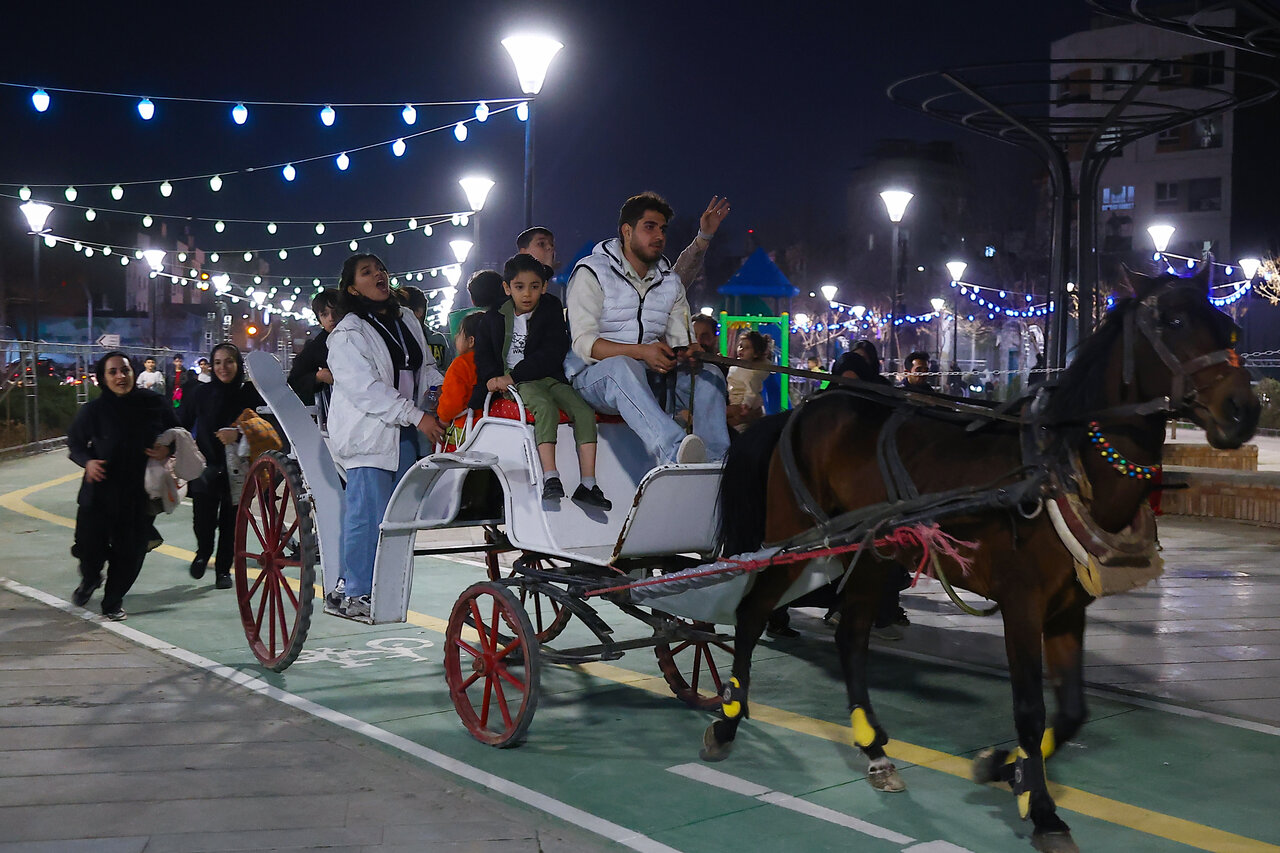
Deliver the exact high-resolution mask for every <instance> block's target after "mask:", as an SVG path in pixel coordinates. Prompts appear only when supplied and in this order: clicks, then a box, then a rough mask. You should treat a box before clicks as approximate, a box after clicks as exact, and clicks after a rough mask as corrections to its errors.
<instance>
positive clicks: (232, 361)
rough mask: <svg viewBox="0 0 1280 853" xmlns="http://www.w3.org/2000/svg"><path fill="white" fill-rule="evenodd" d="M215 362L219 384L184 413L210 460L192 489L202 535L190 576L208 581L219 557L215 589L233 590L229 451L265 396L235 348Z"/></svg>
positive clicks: (216, 351) (202, 391) (218, 351)
mask: <svg viewBox="0 0 1280 853" xmlns="http://www.w3.org/2000/svg"><path fill="white" fill-rule="evenodd" d="M209 361H210V362H211V363H212V365H213V381H212V382H205V383H202V384H199V385H195V386H193V387H192V388H191V389H190V390H189V391H188V392H186V394H185V395H184V396H183V398H182V406H181V408H179V409H178V420H180V421H181V422H182V425H183V426H184V427H186V428H187V429H188V430H190V431H191V434H192V435H194V436H195V439H196V445H197V446H198V447H199V448H200V452H201V453H203V454H204V461H205V469H204V474H203V475H201V477H200V479H198V480H193V481H192V482H191V485H190V487H189V491H190V493H191V508H192V514H191V526H192V528H193V529H194V531H195V534H196V558H195V559H194V560H192V561H191V569H190V571H191V577H193V578H202V577H204V573H205V570H206V569H207V568H208V567H209V558H210V557H213V558H214V561H213V570H214V576H215V578H216V579H215V581H214V586H215V587H216V588H218V589H230V588H231V561H232V558H233V557H234V556H235V554H234V547H235V524H236V508H235V506H234V505H233V504H232V502H231V485H230V480H229V479H228V478H227V453H226V446H227V445H231V444H235V443H236V442H238V441H239V440H240V430H239V429H238V428H237V427H236V425H235V420H236V418H238V417H240V413H241V412H243V411H244V410H245V409H254V410H256V409H257V408H258V406H261V405H262V397H260V396H259V395H258V392H257V390H256V389H255V388H254V387H253V383H252V382H246V381H245V373H244V358H243V357H242V356H241V355H240V350H239V349H237V348H236V346H235V344H230V343H222V344H218V345H217V346H216V347H214V348H213V352H212V353H210V354H209ZM215 537H216V540H217V551H216V553H215V550H214V540H215Z"/></svg>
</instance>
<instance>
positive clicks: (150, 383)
mask: <svg viewBox="0 0 1280 853" xmlns="http://www.w3.org/2000/svg"><path fill="white" fill-rule="evenodd" d="M142 366H143V368H144V369H143V371H142V372H141V373H139V374H138V387H139V388H141V389H143V390H144V391H154V392H156V393H157V394H159V395H161V396H164V374H163V373H161V372H160V371H158V370H156V359H155V356H151V355H149V356H147V357H146V359H145V360H144V361H143V362H142Z"/></svg>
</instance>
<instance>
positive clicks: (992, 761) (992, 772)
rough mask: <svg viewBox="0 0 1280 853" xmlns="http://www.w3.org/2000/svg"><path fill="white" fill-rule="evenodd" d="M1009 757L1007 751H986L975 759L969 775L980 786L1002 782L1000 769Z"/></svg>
mask: <svg viewBox="0 0 1280 853" xmlns="http://www.w3.org/2000/svg"><path fill="white" fill-rule="evenodd" d="M1008 757H1009V751H1008V750H1007V749H984V750H982V752H979V753H978V755H977V757H976V758H974V759H973V764H971V765H970V766H969V775H970V776H971V777H972V778H973V781H975V782H977V783H978V784H979V785H986V784H989V783H991V782H999V781H1000V768H1002V767H1004V763H1005V759H1007V758H1008Z"/></svg>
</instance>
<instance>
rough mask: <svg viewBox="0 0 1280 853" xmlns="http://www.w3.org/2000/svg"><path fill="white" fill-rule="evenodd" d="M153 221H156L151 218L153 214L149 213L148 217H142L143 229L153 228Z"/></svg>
mask: <svg viewBox="0 0 1280 853" xmlns="http://www.w3.org/2000/svg"><path fill="white" fill-rule="evenodd" d="M153 221H154V220H153V219H152V218H151V214H150V213H148V214H147V215H146V216H144V217H142V227H143V228H150V227H151V223H152V222H153Z"/></svg>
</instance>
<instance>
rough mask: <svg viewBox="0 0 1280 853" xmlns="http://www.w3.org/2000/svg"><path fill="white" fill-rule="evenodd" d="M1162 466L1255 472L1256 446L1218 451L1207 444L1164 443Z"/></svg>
mask: <svg viewBox="0 0 1280 853" xmlns="http://www.w3.org/2000/svg"><path fill="white" fill-rule="evenodd" d="M1164 464H1165V467H1169V466H1175V467H1183V468H1223V469H1227V470H1231V471H1257V470H1258V446H1257V445H1256V444H1246V445H1245V446H1244V447H1241V448H1238V449H1236V450H1218V449H1216V448H1213V447H1210V446H1209V445H1207V444H1190V443H1187V444H1183V443H1181V442H1176V443H1170V442H1166V443H1165V445H1164Z"/></svg>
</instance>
